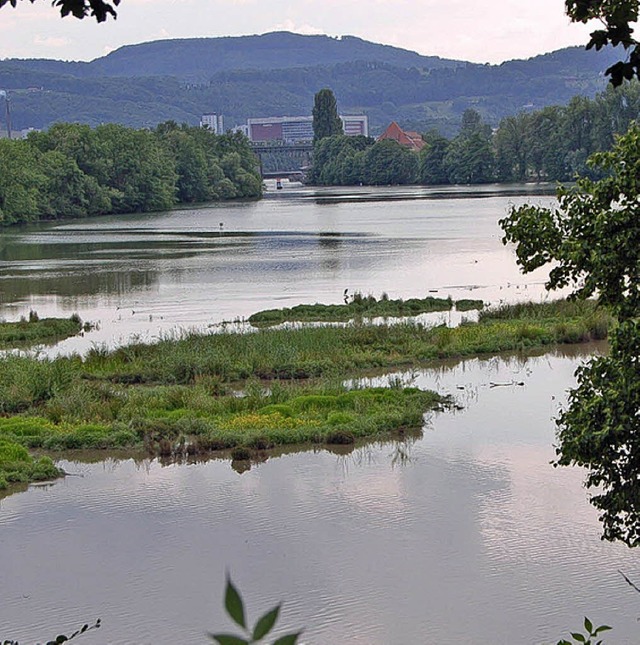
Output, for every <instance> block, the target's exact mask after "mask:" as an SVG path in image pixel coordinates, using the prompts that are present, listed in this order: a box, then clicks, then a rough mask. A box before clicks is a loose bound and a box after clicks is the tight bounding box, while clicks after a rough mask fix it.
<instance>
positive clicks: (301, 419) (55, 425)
mask: <svg viewBox="0 0 640 645" xmlns="http://www.w3.org/2000/svg"><path fill="white" fill-rule="evenodd" d="M252 389H253V391H252V392H251V393H247V394H246V395H245V396H243V397H238V396H233V395H227V396H223V397H218V396H215V395H212V394H210V393H207V392H206V391H205V390H203V389H202V388H201V387H200V386H159V387H154V388H141V387H129V388H127V389H125V390H123V391H120V392H118V393H117V394H118V400H119V405H118V406H117V409H116V407H115V406H109V405H107V406H105V407H104V408H100V407H99V406H97V407H94V408H86V410H85V413H84V415H81V414H79V412H78V410H77V409H76V408H74V407H71V408H69V409H68V410H63V408H62V404H60V403H59V402H56V401H55V400H54V401H52V402H51V404H50V405H49V406H41V407H39V408H38V409H37V410H35V409H34V410H32V411H30V413H29V414H23V415H20V416H13V417H3V418H0V441H3V442H11V443H12V444H13V445H19V446H21V447H23V450H25V454H27V453H26V448H27V447H32V448H33V447H40V448H44V449H48V450H67V449H75V448H98V449H101V448H102V449H104V448H118V447H142V446H146V447H147V448H148V450H149V451H150V452H152V453H154V454H159V455H162V456H170V455H177V456H184V455H189V454H197V453H206V452H209V451H212V450H223V449H232V448H237V447H242V448H246V449H266V448H270V447H273V446H276V445H284V444H301V443H320V444H322V443H326V442H330V441H331V442H333V443H335V442H336V440H335V439H331V437H335V436H338V435H339V433H343V434H344V433H348V434H349V435H350V436H353V437H354V438H356V437H376V438H377V437H382V436H385V435H388V434H389V433H392V432H394V431H398V430H401V429H405V428H412V429H413V428H415V429H419V428H420V427H422V419H423V414H424V413H425V412H427V411H428V410H431V409H434V408H436V407H439V406H440V405H441V404H442V403H443V401H444V400H443V399H442V398H441V397H439V396H438V395H437V394H435V393H434V392H428V391H422V390H418V389H415V388H407V389H401V388H368V389H358V390H351V391H348V390H346V388H344V387H342V386H329V385H327V384H316V385H313V386H300V385H291V386H289V387H279V388H278V387H273V388H271V390H269V391H266V390H264V391H263V390H262V388H256V387H253V388H252ZM258 390H259V391H258ZM101 391H102V393H103V395H104V394H105V393H106V391H105V390H104V389H102V390H101ZM111 394H112V395H114V394H116V393H115V391H114V392H112V393H111ZM51 406H54V407H55V408H56V420H55V421H53V420H51V418H47V414H48V410H49V409H50V407H51ZM36 412H39V413H40V416H38V415H36V414H35V413H36Z"/></svg>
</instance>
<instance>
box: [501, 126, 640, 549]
mask: <svg viewBox="0 0 640 645" xmlns="http://www.w3.org/2000/svg"><path fill="white" fill-rule="evenodd" d="M590 164H591V165H592V166H593V167H594V168H595V169H599V170H601V171H603V172H604V173H605V176H604V178H603V179H600V180H598V181H593V180H591V179H588V178H583V179H580V180H579V181H578V183H577V185H576V186H575V187H574V188H570V189H562V188H561V189H560V190H559V192H558V201H559V206H558V208H554V209H545V208H541V207H534V206H523V207H520V208H517V209H514V210H513V211H512V212H511V214H510V215H509V217H508V218H507V219H505V220H504V221H503V222H502V226H503V228H504V231H505V241H509V242H515V243H516V254H517V258H518V263H519V264H520V266H521V267H522V269H523V271H532V270H534V269H535V268H537V267H540V266H544V265H547V264H550V263H551V264H552V268H551V271H550V274H549V281H548V285H547V286H548V287H549V288H550V289H553V288H559V287H566V286H570V287H572V288H573V289H574V293H575V295H576V297H579V298H584V297H588V296H591V295H596V296H597V297H598V299H599V300H600V302H602V303H606V304H607V306H608V307H609V308H610V310H611V311H612V313H613V314H614V315H615V316H616V317H617V319H618V321H619V322H618V325H617V326H616V327H615V329H614V330H613V332H612V334H611V342H610V353H609V355H608V356H606V357H599V358H595V359H592V360H591V361H590V362H589V363H588V364H586V365H585V366H583V367H580V368H579V369H578V371H577V379H578V386H577V387H576V388H575V389H574V390H573V391H572V392H571V393H570V395H569V403H568V406H567V408H566V409H565V410H564V411H563V412H562V414H561V415H560V417H559V419H558V421H557V423H558V442H559V443H558V448H557V455H558V461H557V463H558V464H560V465H569V464H578V465H581V466H585V467H586V468H587V469H588V474H587V480H586V485H587V486H588V487H593V488H595V489H596V490H595V492H594V494H593V495H592V497H591V502H592V503H593V504H594V505H595V506H596V508H598V509H599V511H600V512H601V515H600V519H601V520H602V522H603V525H604V537H605V538H606V539H609V540H615V539H618V540H622V541H624V542H626V543H627V544H629V545H630V546H637V545H640V486H638V472H639V470H640V416H639V410H640V378H639V375H640V373H639V371H638V356H640V323H639V322H638V319H639V316H640V225H639V222H640V217H639V215H640V210H639V208H640V207H639V204H640V201H639V199H640V182H639V178H640V126H638V125H633V126H632V127H631V128H630V129H629V131H628V133H627V134H625V135H623V136H621V137H620V138H619V139H618V141H617V142H616V145H615V146H614V148H613V150H612V151H610V152H606V153H599V154H596V155H594V156H593V157H592V159H591V162H590Z"/></svg>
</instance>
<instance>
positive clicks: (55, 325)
mask: <svg viewBox="0 0 640 645" xmlns="http://www.w3.org/2000/svg"><path fill="white" fill-rule="evenodd" d="M82 328H83V326H82V321H81V320H80V318H79V316H78V315H77V314H74V315H73V316H71V317H70V318H42V319H41V318H40V317H39V316H38V314H37V313H36V312H35V311H31V312H30V313H29V318H28V319H27V318H24V317H23V318H22V319H21V320H19V321H18V322H0V349H10V348H12V347H25V346H30V345H38V344H40V343H53V342H57V341H60V340H63V339H65V338H69V337H70V336H75V335H76V334H78V333H80V331H82Z"/></svg>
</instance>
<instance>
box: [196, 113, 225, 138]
mask: <svg viewBox="0 0 640 645" xmlns="http://www.w3.org/2000/svg"><path fill="white" fill-rule="evenodd" d="M200 127H201V128H208V129H209V130H211V132H213V134H224V123H223V119H222V114H203V115H202V118H201V119H200Z"/></svg>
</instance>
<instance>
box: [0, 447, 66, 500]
mask: <svg viewBox="0 0 640 645" xmlns="http://www.w3.org/2000/svg"><path fill="white" fill-rule="evenodd" d="M61 474H62V473H61V471H60V469H59V468H56V466H55V465H54V464H53V462H52V461H51V459H50V458H49V457H40V458H39V459H37V460H36V459H34V458H33V457H32V456H31V455H30V454H29V452H28V451H27V449H26V448H25V447H24V446H22V445H20V442H14V441H11V440H7V439H6V437H4V436H0V490H4V489H6V488H7V487H8V486H9V484H15V483H26V482H33V481H43V480H46V479H55V478H56V477H60V475H61Z"/></svg>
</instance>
